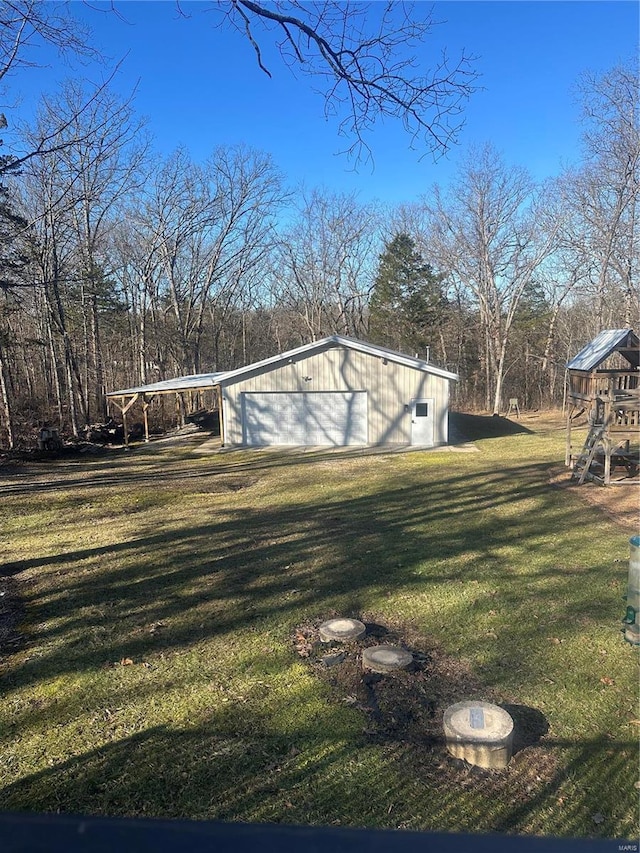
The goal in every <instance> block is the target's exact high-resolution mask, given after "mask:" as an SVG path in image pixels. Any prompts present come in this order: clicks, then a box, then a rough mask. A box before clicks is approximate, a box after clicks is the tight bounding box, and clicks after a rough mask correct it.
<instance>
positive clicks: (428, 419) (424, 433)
mask: <svg viewBox="0 0 640 853" xmlns="http://www.w3.org/2000/svg"><path fill="white" fill-rule="evenodd" d="M433 408H434V407H433V397H430V398H424V399H419V400H412V401H411V444H416V445H419V446H420V447H433Z"/></svg>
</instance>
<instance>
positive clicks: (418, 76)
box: [218, 0, 478, 161]
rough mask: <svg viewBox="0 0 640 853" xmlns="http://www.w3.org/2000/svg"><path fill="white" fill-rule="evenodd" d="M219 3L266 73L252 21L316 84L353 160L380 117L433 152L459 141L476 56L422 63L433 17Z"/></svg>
mask: <svg viewBox="0 0 640 853" xmlns="http://www.w3.org/2000/svg"><path fill="white" fill-rule="evenodd" d="M218 8H219V9H221V10H222V11H223V13H224V15H225V18H226V20H227V21H229V22H230V23H231V24H232V25H233V26H235V27H236V28H237V29H239V30H240V31H242V32H244V34H245V35H246V36H247V38H248V39H249V41H250V43H251V45H252V46H253V48H254V50H255V52H256V56H257V58H258V65H259V67H260V68H261V69H262V70H263V71H265V73H267V74H269V76H271V73H270V71H269V70H268V69H267V68H266V66H265V63H264V61H263V55H262V51H261V49H260V45H259V39H258V37H257V36H256V34H255V26H256V25H262V27H263V29H264V30H266V31H269V32H271V33H275V35H276V44H277V47H278V50H279V51H280V54H281V56H282V57H283V59H284V61H285V62H286V63H287V64H288V65H289V66H290V67H291V68H293V69H295V70H297V71H299V72H300V73H302V74H305V75H307V76H310V77H312V78H314V80H315V81H316V82H317V91H318V92H319V93H320V94H321V95H322V96H323V97H324V99H325V115H326V116H327V117H328V116H336V117H338V119H339V132H340V134H341V135H343V136H346V137H348V138H349V140H351V141H350V143H349V145H348V147H347V149H346V153H348V154H349V155H351V156H353V157H354V158H355V159H356V160H364V161H367V160H371V159H372V157H371V153H372V152H371V148H370V146H369V143H368V142H367V137H368V134H369V132H370V131H371V130H372V128H373V126H374V124H375V122H376V121H377V120H378V119H384V118H393V119H396V120H399V121H401V122H402V124H403V126H404V128H405V130H406V131H407V132H408V133H409V135H410V137H411V145H412V147H413V146H416V147H418V146H424V147H426V150H427V151H430V152H431V153H432V154H433V155H434V156H437V155H441V154H443V153H445V152H446V151H447V150H448V149H449V148H450V146H451V145H452V144H454V143H455V142H456V139H457V135H458V133H459V131H460V129H461V127H462V124H463V122H462V119H461V114H462V110H463V107H464V104H465V102H466V100H467V99H468V97H469V96H470V95H471V94H472V92H474V91H475V89H476V87H475V81H476V79H477V76H478V75H477V72H476V71H475V70H474V66H473V63H474V57H472V56H469V55H467V54H465V53H464V52H463V53H462V55H461V56H460V58H459V60H458V61H457V62H456V63H454V64H451V63H450V62H449V60H448V58H447V56H446V54H444V55H443V56H442V57H441V58H440V59H439V60H438V61H436V62H435V63H433V64H432V66H431V68H427V67H425V63H424V61H423V60H422V58H421V57H422V56H423V55H424V52H425V45H426V41H427V39H428V37H429V36H430V35H431V34H432V31H433V29H434V27H435V26H436V25H437V22H436V21H434V20H433V18H432V17H431V15H430V14H427V15H426V16H425V15H424V14H423V13H422V11H421V10H420V14H418V13H417V12H416V9H415V8H414V6H413V4H405V3H399V2H395V3H391V2H390V3H387V4H386V5H385V6H384V7H382V4H380V6H378V4H366V3H351V2H346V3H338V2H322V3H321V2H317V3H303V2H301V0H292V2H289V3H285V2H283V0H276V2H273V3H269V4H266V3H263V2H256V0H220V2H219V3H218ZM379 8H382V9H383V11H382V14H380V12H379ZM419 57H420V58H419Z"/></svg>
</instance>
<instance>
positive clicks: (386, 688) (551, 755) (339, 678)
mask: <svg viewBox="0 0 640 853" xmlns="http://www.w3.org/2000/svg"><path fill="white" fill-rule="evenodd" d="M335 615H336V614H329V617H333V616H335ZM358 618H360V619H361V620H362V621H363V622H364V623H365V624H366V626H367V632H366V634H365V636H364V637H363V638H362V639H361V640H358V641H356V642H352V643H323V642H321V641H320V636H319V633H318V626H319V625H320V624H321V622H322V621H324V620H321V619H318V620H317V621H315V622H313V623H307V624H305V625H302V626H300V627H299V628H297V629H296V631H295V632H294V636H293V643H294V646H295V648H296V651H297V653H298V654H299V655H300V656H301V657H302V658H304V659H305V660H306V661H307V664H308V666H309V667H310V668H311V670H312V671H313V672H314V674H315V675H316V677H318V678H320V679H321V680H322V681H324V682H325V683H326V684H328V685H329V686H330V688H331V692H332V695H333V699H334V701H336V702H344V703H346V704H347V705H349V706H351V707H353V708H355V709H356V710H358V711H360V712H361V713H362V718H363V728H362V734H363V737H364V738H365V740H366V741H367V742H369V743H376V744H378V745H380V746H381V747H382V748H384V749H385V751H388V752H389V753H391V754H394V755H395V757H396V760H397V761H398V762H399V764H401V765H404V766H405V768H406V769H407V770H409V769H410V770H411V772H414V773H415V772H417V773H419V775H420V777H421V778H422V779H423V780H424V781H425V783H426V784H428V785H433V786H438V787H448V786H451V785H458V786H463V787H479V788H480V790H482V792H483V794H484V795H485V796H486V797H488V798H494V797H495V798H505V799H506V798H508V799H509V802H511V803H513V802H518V801H522V802H526V801H527V800H528V799H530V797H531V795H532V792H533V791H534V790H537V789H542V788H543V787H544V786H545V785H548V784H549V783H550V782H551V781H552V779H553V778H554V775H555V773H556V770H557V766H558V755H557V750H554V749H552V748H551V747H550V746H546V745H545V740H544V738H545V735H546V734H547V732H548V730H549V726H548V723H547V721H546V719H545V717H544V715H543V714H542V713H541V712H540V711H538V710H537V709H535V708H529V707H527V706H524V705H521V704H519V703H518V702H517V701H515V700H510V698H509V697H505V696H502V695H500V694H498V693H496V692H495V691H494V690H491V689H489V688H487V687H486V685H483V684H482V682H481V681H480V680H479V679H478V677H477V676H476V675H475V674H474V673H473V671H472V670H471V668H470V667H469V665H468V664H467V663H466V662H465V661H463V660H459V659H456V658H454V657H452V656H450V655H447V654H446V653H445V652H444V651H443V650H442V649H441V648H440V647H439V645H438V644H437V643H435V642H434V641H432V640H430V639H429V638H427V637H424V636H422V635H420V634H419V633H418V632H417V631H416V630H415V629H413V628H412V626H409V625H400V624H399V625H393V626H392V625H390V624H381V623H380V621H378V620H377V619H376V618H375V615H373V614H362V615H361V616H359V617H358ZM379 643H385V644H393V645H400V646H403V647H404V648H406V649H408V650H409V651H410V652H412V654H413V656H414V663H413V665H412V666H411V667H410V669H409V670H406V671H398V672H397V673H394V674H388V675H379V674H376V673H370V672H366V671H364V670H363V667H362V650H363V649H364V648H367V647H371V646H373V645H376V644H379ZM480 698H482V699H485V700H487V701H490V702H493V703H495V704H499V705H501V706H502V707H503V708H505V710H506V711H507V712H508V713H509V714H510V715H511V716H512V718H513V720H514V745H513V753H514V754H513V758H512V760H511V762H510V764H509V766H508V767H507V768H506V769H504V770H486V769H483V768H479V767H475V766H471V765H469V764H467V763H466V762H465V761H462V760H461V759H457V758H454V757H453V756H452V755H450V754H449V752H448V751H447V749H446V743H445V740H444V735H443V728H442V719H443V715H444V711H445V709H446V708H447V707H448V706H449V705H452V704H454V703H455V702H461V701H463V700H465V699H480ZM506 828H507V827H505V829H506Z"/></svg>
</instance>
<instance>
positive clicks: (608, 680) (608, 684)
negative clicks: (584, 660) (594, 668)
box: [600, 675, 616, 687]
mask: <svg viewBox="0 0 640 853" xmlns="http://www.w3.org/2000/svg"><path fill="white" fill-rule="evenodd" d="M615 683H616V682H615V680H614V679H613V678H609V676H608V675H603V676H602V678H601V679H600V684H604V685H605V687H612V686H613V685H614V684H615Z"/></svg>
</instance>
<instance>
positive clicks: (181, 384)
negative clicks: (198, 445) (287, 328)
mask: <svg viewBox="0 0 640 853" xmlns="http://www.w3.org/2000/svg"><path fill="white" fill-rule="evenodd" d="M340 346H342V347H346V348H347V349H352V350H356V351H357V352H363V353H366V354H368V355H373V356H375V357H377V358H386V359H387V360H388V361H393V362H395V363H396V364H403V365H405V366H406V367H411V368H413V369H414V370H421V371H423V372H424V373H431V374H433V375H434V376H440V377H442V378H443V379H452V380H456V381H457V379H458V375H457V374H456V373H450V372H449V371H448V370H443V369H442V368H441V367H436V366H435V365H433V364H430V363H429V362H428V361H424V360H423V359H420V358H413V357H412V356H409V355H404V353H400V352H396V351H395V350H390V349H387V348H386V347H381V346H378V345H377V344H369V343H366V342H365V341H359V340H357V339H355V338H347V337H345V336H343V335H331V336H330V337H327V338H322V340H319V341H313V342H312V343H310V344H303V345H302V346H300V347H296V348H295V349H292V350H288V351H287V352H283V353H280V354H279V355H274V356H271V358H265V359H263V360H262V361H256V362H254V363H253V364H248V365H246V366H245V367H238V368H236V369H235V370H227V371H222V372H220V373H197V374H193V375H191V376H177V377H176V378H175V379H166V380H164V381H162V382H154V383H152V384H150V385H140V386H138V387H136V388H125V389H124V390H121V391H109V392H108V394H107V397H130V396H133V395H134V394H162V393H168V392H170V391H189V390H195V389H201V388H212V387H213V386H215V385H222V386H226V385H233V384H234V382H239V381H240V380H242V379H244V378H245V377H247V376H248V375H251V374H256V373H261V372H262V371H264V370H266V369H269V368H275V367H277V366H278V365H279V364H281V363H287V362H292V361H296V360H297V359H299V358H307V357H308V356H311V355H315V354H317V353H319V352H324V351H326V350H328V349H332V348H335V347H340Z"/></svg>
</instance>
